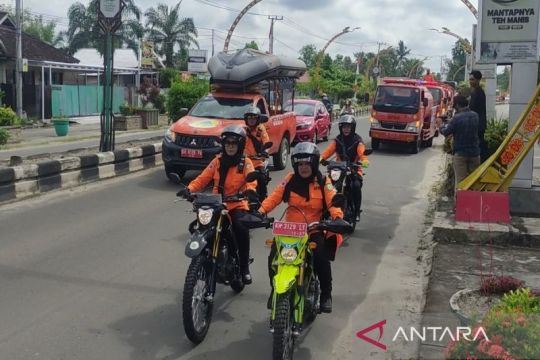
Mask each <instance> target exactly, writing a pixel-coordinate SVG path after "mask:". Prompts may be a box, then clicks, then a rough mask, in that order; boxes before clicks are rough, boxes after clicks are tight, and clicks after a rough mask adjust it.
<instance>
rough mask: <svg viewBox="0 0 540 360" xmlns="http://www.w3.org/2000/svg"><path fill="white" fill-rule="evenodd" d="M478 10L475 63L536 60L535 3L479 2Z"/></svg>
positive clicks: (534, 0) (537, 5) (512, 0)
mask: <svg viewBox="0 0 540 360" xmlns="http://www.w3.org/2000/svg"><path fill="white" fill-rule="evenodd" d="M479 7H480V9H479V12H480V18H479V27H478V28H479V30H480V34H479V36H478V38H479V39H480V46H477V47H476V55H477V57H476V60H477V62H478V63H483V64H511V63H515V62H516V63H517V62H537V61H538V49H537V41H538V20H539V9H540V2H539V1H538V0H480V1H479Z"/></svg>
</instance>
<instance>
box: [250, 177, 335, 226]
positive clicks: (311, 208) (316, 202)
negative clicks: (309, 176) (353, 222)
mask: <svg viewBox="0 0 540 360" xmlns="http://www.w3.org/2000/svg"><path fill="white" fill-rule="evenodd" d="M293 175H294V173H290V174H289V175H287V177H285V180H283V182H282V183H281V184H279V185H278V186H277V187H276V189H275V190H274V191H273V192H272V194H270V196H268V197H267V198H266V199H265V200H264V201H263V203H262V204H261V208H260V209H259V211H261V212H262V213H269V212H270V211H272V210H273V209H274V208H275V207H276V206H278V205H279V204H281V202H282V201H283V194H284V192H285V186H286V185H287V183H288V182H289V180H290V179H291V178H292V176H293ZM323 191H324V198H325V200H326V208H327V209H328V211H329V212H330V216H331V217H332V219H335V218H343V212H342V211H341V209H340V208H338V207H332V198H333V197H334V195H335V194H336V190H335V189H334V186H333V185H332V182H331V181H330V179H329V178H326V183H325V186H324V189H323ZM288 204H289V206H291V207H290V208H289V209H288V210H287V213H286V214H285V221H289V222H299V223H305V222H306V220H307V223H308V224H309V223H312V222H318V221H321V217H322V213H323V194H322V191H321V187H320V185H319V183H318V182H317V178H314V179H313V182H312V183H311V184H310V185H309V201H306V198H304V197H303V196H300V195H298V194H297V193H295V192H293V191H291V194H290V197H289V202H288ZM294 207H297V208H298V209H300V210H301V211H302V212H303V213H304V215H305V218H304V216H303V215H302V213H300V212H299V211H298V210H297V209H295V208H294Z"/></svg>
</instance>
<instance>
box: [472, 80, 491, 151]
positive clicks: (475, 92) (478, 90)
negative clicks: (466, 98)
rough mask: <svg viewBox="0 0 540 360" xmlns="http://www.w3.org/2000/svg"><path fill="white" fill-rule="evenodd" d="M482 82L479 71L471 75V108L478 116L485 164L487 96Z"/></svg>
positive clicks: (481, 148)
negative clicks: (481, 84)
mask: <svg viewBox="0 0 540 360" xmlns="http://www.w3.org/2000/svg"><path fill="white" fill-rule="evenodd" d="M480 80H482V73H481V72H480V71H478V70H474V71H472V72H471V73H470V74H469V84H470V86H471V88H472V93H471V100H470V103H469V108H470V109H471V110H472V111H474V112H475V113H477V114H478V120H479V124H478V138H479V141H480V161H481V162H483V161H484V160H486V158H487V144H486V141H485V140H484V134H485V132H486V127H487V119H486V94H485V93H484V89H482V87H481V86H480Z"/></svg>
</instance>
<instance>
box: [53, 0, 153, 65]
mask: <svg viewBox="0 0 540 360" xmlns="http://www.w3.org/2000/svg"><path fill="white" fill-rule="evenodd" d="M124 3H125V4H126V7H125V8H124V10H123V11H122V25H121V26H120V28H119V29H118V30H117V31H116V33H115V36H114V39H115V41H114V47H116V48H118V47H122V46H127V47H128V48H130V49H133V51H134V52H135V53H136V54H138V48H139V39H140V38H142V35H143V28H142V25H141V24H140V21H139V20H140V18H141V10H140V9H139V8H138V7H137V6H136V5H135V2H134V0H124ZM98 12H99V0H91V1H90V3H89V4H88V7H86V6H84V4H82V3H80V2H76V3H74V4H73V5H71V6H70V7H69V10H68V18H69V25H68V29H67V30H66V31H63V32H62V33H61V35H62V37H63V41H64V43H65V48H66V51H67V52H68V54H70V55H73V54H74V53H75V52H77V50H79V49H82V48H85V47H92V48H96V49H97V50H98V51H99V52H100V53H101V54H103V53H104V52H105V41H104V37H103V31H102V30H101V28H100V27H99V24H98Z"/></svg>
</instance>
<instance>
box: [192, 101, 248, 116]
mask: <svg viewBox="0 0 540 360" xmlns="http://www.w3.org/2000/svg"><path fill="white" fill-rule="evenodd" d="M252 105H253V101H252V100H250V99H225V98H215V97H213V96H206V97H204V98H202V99H201V100H199V102H198V103H197V104H195V106H194V107H193V109H191V111H190V112H189V115H191V116H196V117H205V118H215V119H242V120H243V119H244V113H245V112H246V111H247V110H248V108H249V107H250V106H252Z"/></svg>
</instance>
